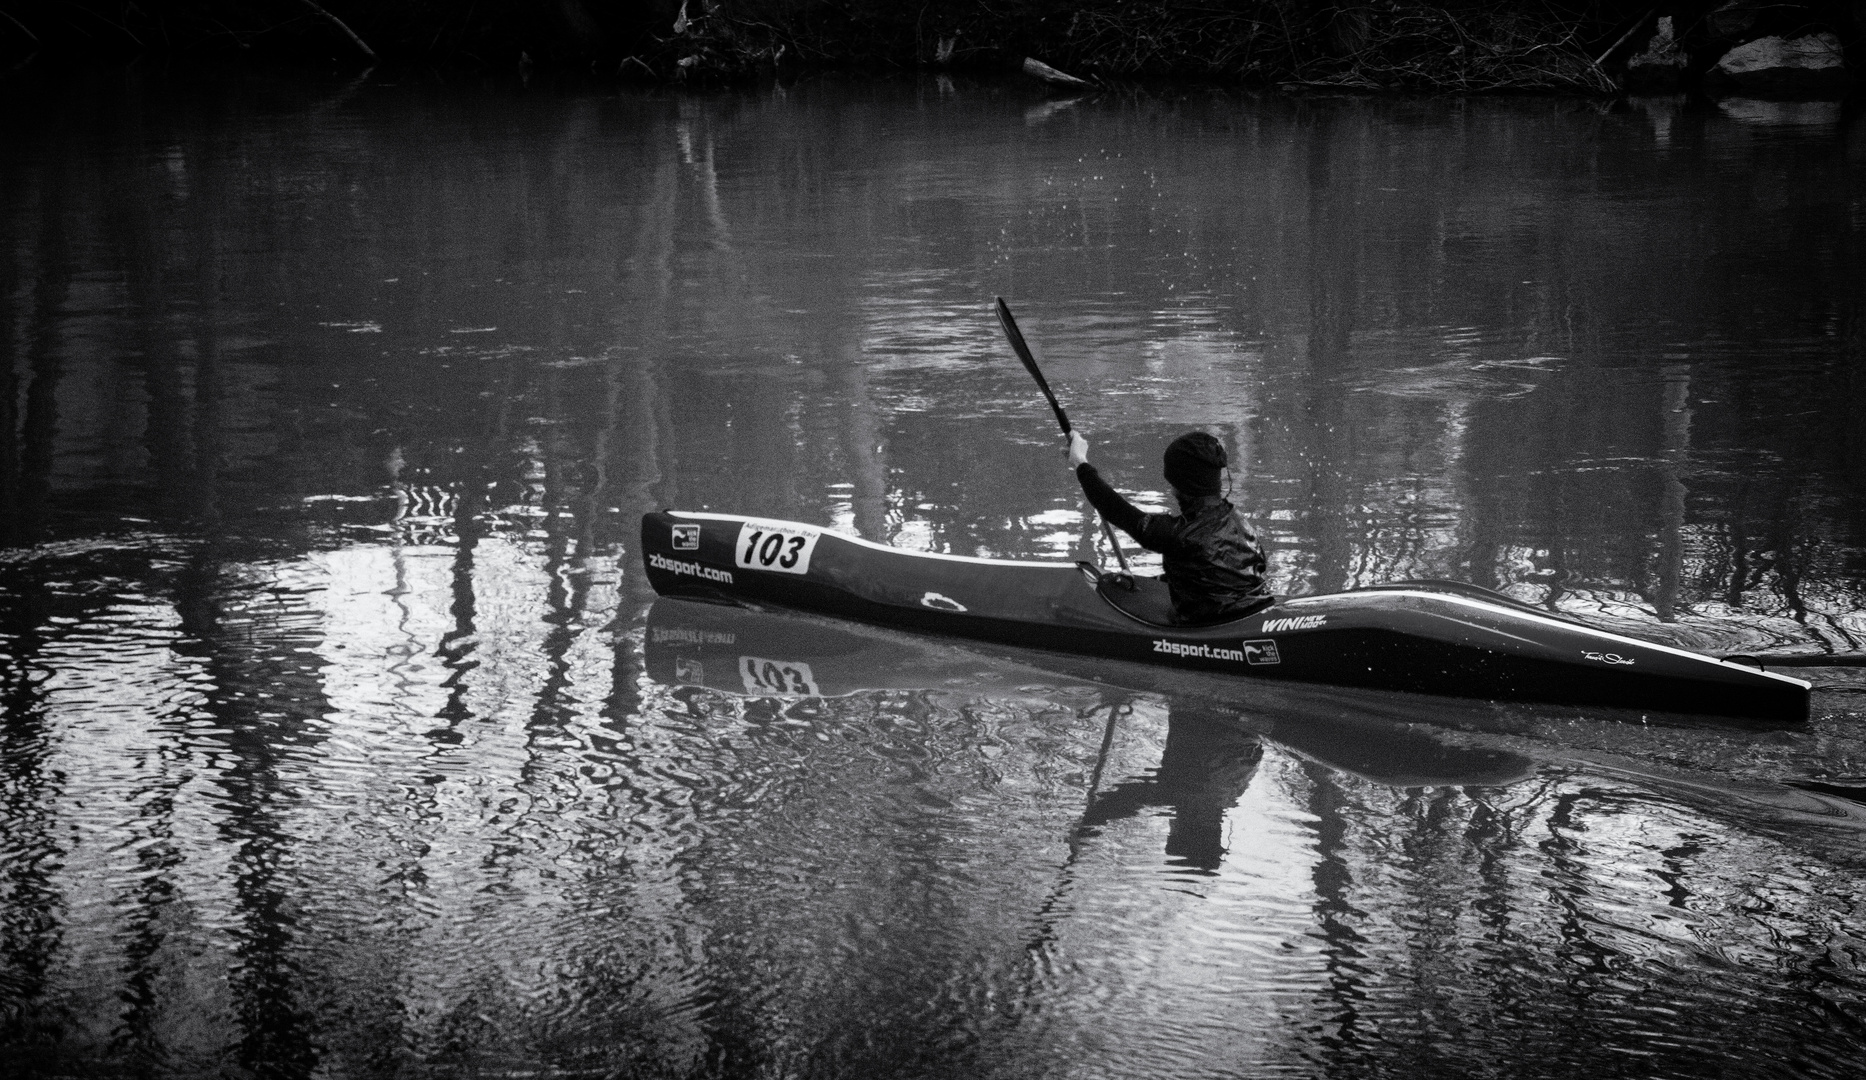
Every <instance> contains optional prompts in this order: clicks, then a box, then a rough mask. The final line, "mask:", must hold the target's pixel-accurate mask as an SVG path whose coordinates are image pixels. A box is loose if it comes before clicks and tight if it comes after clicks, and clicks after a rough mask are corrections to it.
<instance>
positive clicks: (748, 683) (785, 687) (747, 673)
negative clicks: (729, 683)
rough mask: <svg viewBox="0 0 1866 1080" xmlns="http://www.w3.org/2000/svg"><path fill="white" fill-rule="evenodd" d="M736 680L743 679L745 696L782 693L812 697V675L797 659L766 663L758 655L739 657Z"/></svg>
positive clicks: (813, 677) (813, 679) (814, 676)
mask: <svg viewBox="0 0 1866 1080" xmlns="http://www.w3.org/2000/svg"><path fill="white" fill-rule="evenodd" d="M739 677H740V678H741V679H743V680H745V692H746V693H748V694H783V695H785V696H802V697H816V696H817V690H816V675H815V674H813V673H812V672H811V671H810V665H809V664H806V663H803V662H802V661H798V660H766V659H765V658H764V657H762V656H741V657H739Z"/></svg>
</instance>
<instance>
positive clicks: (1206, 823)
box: [1077, 715, 1263, 872]
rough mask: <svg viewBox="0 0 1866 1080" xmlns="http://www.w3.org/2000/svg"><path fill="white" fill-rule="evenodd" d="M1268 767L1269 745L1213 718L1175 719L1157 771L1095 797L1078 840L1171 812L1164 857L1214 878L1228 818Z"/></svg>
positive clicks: (1167, 732) (1168, 729) (1168, 723)
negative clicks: (1260, 768)
mask: <svg viewBox="0 0 1866 1080" xmlns="http://www.w3.org/2000/svg"><path fill="white" fill-rule="evenodd" d="M1262 759H1263V743H1262V741H1261V740H1259V739H1258V738H1257V736H1255V735H1253V734H1251V733H1250V732H1248V731H1244V730H1242V729H1241V728H1239V727H1237V726H1236V725H1234V724H1229V723H1225V722H1223V721H1221V720H1217V719H1216V718H1213V717H1207V716H1191V717H1187V718H1184V719H1181V718H1180V717H1179V716H1177V715H1175V716H1174V717H1173V718H1172V719H1171V720H1169V721H1168V722H1167V726H1166V747H1165V749H1164V750H1163V751H1162V753H1161V755H1160V767H1159V769H1157V770H1155V771H1154V772H1153V773H1152V774H1151V775H1149V776H1146V777H1143V778H1140V779H1136V780H1128V781H1124V782H1122V783H1119V784H1115V785H1114V786H1113V787H1110V788H1109V789H1108V790H1106V791H1103V792H1100V793H1099V794H1097V795H1096V796H1095V798H1094V801H1093V802H1091V803H1090V804H1089V808H1088V811H1087V812H1086V813H1085V814H1083V815H1082V822H1081V824H1080V826H1079V827H1078V829H1077V832H1078V834H1080V835H1092V834H1093V833H1094V832H1095V831H1097V830H1099V829H1100V828H1101V826H1103V825H1106V824H1108V823H1109V822H1113V821H1119V820H1121V819H1123V818H1130V817H1134V816H1135V815H1137V814H1139V813H1140V812H1141V811H1142V810H1145V809H1147V808H1148V807H1156V806H1157V807H1165V808H1169V809H1171V810H1172V811H1173V821H1172V825H1171V826H1169V828H1168V830H1167V834H1166V854H1167V855H1169V856H1171V857H1173V858H1174V859H1175V860H1177V861H1178V862H1179V863H1180V864H1181V865H1184V866H1189V867H1193V868H1196V869H1199V870H1204V871H1208V872H1209V871H1215V870H1217V869H1218V867H1219V865H1220V864H1221V863H1223V861H1224V856H1225V845H1224V825H1225V820H1224V819H1225V811H1227V810H1229V809H1231V808H1232V807H1233V806H1236V805H1237V802H1238V800H1239V799H1241V798H1243V797H1244V792H1245V790H1246V789H1247V788H1249V787H1250V781H1251V777H1252V776H1254V775H1255V774H1256V772H1257V763H1258V762H1259V761H1261V760H1262Z"/></svg>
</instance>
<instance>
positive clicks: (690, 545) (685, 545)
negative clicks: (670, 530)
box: [674, 525, 700, 551]
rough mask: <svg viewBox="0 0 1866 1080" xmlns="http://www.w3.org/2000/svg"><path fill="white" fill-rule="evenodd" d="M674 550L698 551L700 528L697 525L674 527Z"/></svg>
mask: <svg viewBox="0 0 1866 1080" xmlns="http://www.w3.org/2000/svg"><path fill="white" fill-rule="evenodd" d="M674 550H675V551H698V550H700V527H699V526H698V525H676V526H674Z"/></svg>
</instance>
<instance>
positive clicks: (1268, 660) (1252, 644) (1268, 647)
mask: <svg viewBox="0 0 1866 1080" xmlns="http://www.w3.org/2000/svg"><path fill="white" fill-rule="evenodd" d="M1244 660H1245V662H1246V663H1251V664H1280V663H1282V662H1283V658H1282V657H1281V656H1279V655H1277V651H1276V642H1274V641H1271V640H1270V639H1269V638H1264V639H1263V640H1261V641H1246V642H1245V643H1244Z"/></svg>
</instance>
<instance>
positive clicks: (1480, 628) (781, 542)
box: [642, 511, 1809, 721]
mask: <svg viewBox="0 0 1866 1080" xmlns="http://www.w3.org/2000/svg"><path fill="white" fill-rule="evenodd" d="M642 557H643V562H644V563H645V565H646V569H647V573H648V580H649V582H650V583H651V584H652V585H653V587H654V589H655V591H656V592H657V593H659V594H661V595H663V596H685V597H696V598H702V599H716V600H726V601H741V602H744V601H751V602H761V603H768V604H776V605H780V606H783V607H789V608H795V609H798V610H802V611H811V612H818V613H822V614H828V615H836V616H840V617H843V618H850V619H856V620H860V621H864V622H872V623H878V624H882V625H886V626H891V627H895V628H900V629H911V630H916V631H921V632H926V633H934V634H945V635H951V636H955V637H964V638H972V639H975V640H981V641H992V642H1000V643H1004V644H1010V645H1019V646H1026V647H1030V648H1038V649H1047V650H1054V651H1058V652H1065V653H1074V654H1081V655H1089V656H1103V657H1111V658H1115V659H1120V660H1127V661H1138V662H1141V663H1148V664H1154V665H1158V666H1160V667H1164V668H1168V669H1172V670H1182V671H1211V672H1222V673H1225V674H1230V675H1236V676H1240V677H1243V678H1251V679H1289V680H1295V681H1299V682H1313V683H1325V684H1329V685H1335V686H1352V687H1367V688H1374V689H1386V690H1406V691H1412V692H1417V693H1427V694H1443V695H1451V696H1457V697H1474V698H1483V699H1490V700H1508V701H1541V702H1550V703H1557V704H1572V705H1599V706H1608V707H1614V708H1625V709H1644V710H1653V711H1664V712H1681V713H1704V714H1712V715H1720V716H1736V717H1746V718H1753V719H1762V720H1775V721H1798V720H1805V719H1806V718H1807V715H1808V690H1809V687H1808V684H1807V683H1806V682H1803V681H1802V680H1800V679H1795V678H1790V677H1788V676H1784V675H1780V674H1777V673H1775V672H1769V671H1762V670H1759V669H1757V668H1755V667H1750V666H1746V665H1743V664H1739V663H1734V662H1730V661H1724V660H1718V659H1716V658H1713V657H1708V656H1704V655H1701V654H1698V653H1692V652H1687V651H1685V650H1682V649H1676V648H1672V647H1670V646H1665V645H1658V644H1654V643H1651V642H1645V641H1639V640H1637V639H1634V638H1628V637H1625V636H1622V635H1618V634H1613V633H1609V632H1607V631H1603V630H1599V629H1596V628H1594V627H1590V626H1587V625H1585V624H1582V623H1578V622H1575V621H1572V620H1568V619H1563V618H1558V617H1555V616H1552V615H1549V614H1546V613H1543V612H1540V611H1537V610H1535V609H1532V608H1529V607H1527V606H1525V605H1522V604H1520V603H1518V602H1516V601H1514V600H1511V599H1510V598H1508V597H1504V596H1501V595H1499V594H1495V593H1490V592H1488V591H1487V590H1483V589H1478V588H1476V587H1474V586H1470V585H1461V584H1457V583H1451V582H1444V583H1436V582H1415V583H1407V584H1405V585H1397V586H1381V587H1376V588H1369V589H1357V590H1352V591H1349V592H1341V593H1327V594H1322V595H1317V596H1303V597H1292V598H1288V599H1280V600H1277V601H1276V602H1275V603H1272V604H1269V605H1268V606H1266V607H1263V608H1261V609H1260V610H1257V611H1254V612H1252V613H1250V614H1248V615H1246V616H1245V617H1243V618H1240V619H1235V620H1232V621H1229V622H1224V623H1218V624H1214V625H1210V626H1197V627H1194V626H1172V625H1161V624H1160V623H1159V622H1149V621H1146V620H1144V619H1143V618H1141V617H1138V616H1137V615H1135V614H1131V613H1130V612H1131V611H1137V610H1138V611H1152V612H1161V611H1163V610H1164V595H1163V594H1164V588H1163V586H1161V585H1160V584H1159V583H1158V582H1155V581H1148V580H1143V581H1141V582H1139V583H1138V588H1137V591H1136V592H1135V593H1134V594H1133V595H1132V596H1131V597H1129V596H1125V595H1122V593H1121V590H1120V588H1119V587H1118V586H1112V585H1110V583H1109V582H1108V581H1107V580H1105V579H1104V580H1103V581H1101V582H1100V583H1097V582H1096V581H1094V580H1091V577H1090V575H1089V574H1087V573H1085V572H1084V570H1083V569H1082V568H1080V567H1078V566H1077V565H1076V564H1072V563H1066V562H1055V561H1014V560H1004V559H983V558H973V557H967V556H954V555H942V554H936V553H922V552H909V551H903V550H900V549H896V548H889V547H886V546H883V545H880V544H875V543H872V542H870V541H866V540H861V539H859V538H856V537H851V536H845V535H843V534H840V533H836V532H832V531H830V530H828V529H824V528H822V527H820V526H813V525H804V524H800V523H798V522H787V521H777V520H774V519H769V518H753V517H744V516H739V515H731V514H710V513H688V512H682V511H661V512H657V513H651V514H647V515H644V516H643V518H642ZM1117 605H1119V606H1117ZM1149 605H1151V606H1149ZM1123 608H1127V609H1129V610H1123Z"/></svg>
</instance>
